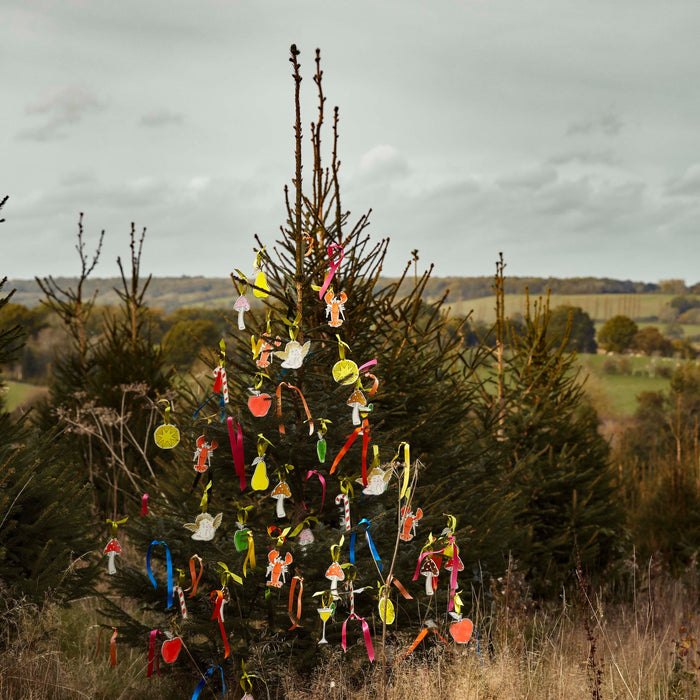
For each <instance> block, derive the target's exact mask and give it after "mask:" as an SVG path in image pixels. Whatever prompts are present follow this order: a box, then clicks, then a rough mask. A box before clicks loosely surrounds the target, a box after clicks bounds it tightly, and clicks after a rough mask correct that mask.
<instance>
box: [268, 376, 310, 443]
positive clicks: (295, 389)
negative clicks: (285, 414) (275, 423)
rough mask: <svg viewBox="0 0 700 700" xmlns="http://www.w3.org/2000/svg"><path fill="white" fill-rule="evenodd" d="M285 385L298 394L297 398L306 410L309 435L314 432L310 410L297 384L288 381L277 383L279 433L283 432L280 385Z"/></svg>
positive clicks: (282, 433)
mask: <svg viewBox="0 0 700 700" xmlns="http://www.w3.org/2000/svg"><path fill="white" fill-rule="evenodd" d="M283 386H286V387H287V388H288V389H294V391H296V392H297V393H298V394H299V398H300V399H301V403H302V404H303V405H304V410H305V411H306V417H307V418H308V419H309V435H313V434H314V421H313V418H312V417H311V412H310V411H309V407H308V406H307V404H306V399H305V398H304V394H302V393H301V389H300V388H299V387H297V386H294V384H289V383H288V382H280V383H279V384H278V385H277V392H276V393H277V418H279V423H280V425H279V431H280V435H284V434H285V430H284V423H283V422H282V387H283Z"/></svg>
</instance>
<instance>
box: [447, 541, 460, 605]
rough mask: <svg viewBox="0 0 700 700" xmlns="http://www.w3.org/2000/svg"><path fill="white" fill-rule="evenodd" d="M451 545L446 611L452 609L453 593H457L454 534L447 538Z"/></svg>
mask: <svg viewBox="0 0 700 700" xmlns="http://www.w3.org/2000/svg"><path fill="white" fill-rule="evenodd" d="M447 539H448V540H449V542H450V544H451V545H452V572H451V575H450V603H449V605H448V606H447V610H448V612H449V611H450V610H453V609H454V606H455V594H456V593H457V569H458V567H457V546H456V545H455V538H454V535H450V536H448V538H447Z"/></svg>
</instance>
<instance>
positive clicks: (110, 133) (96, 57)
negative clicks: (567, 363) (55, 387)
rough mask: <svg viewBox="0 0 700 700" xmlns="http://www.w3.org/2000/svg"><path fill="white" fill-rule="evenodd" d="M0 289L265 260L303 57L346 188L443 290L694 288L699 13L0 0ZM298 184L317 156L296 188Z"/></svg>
mask: <svg viewBox="0 0 700 700" xmlns="http://www.w3.org/2000/svg"><path fill="white" fill-rule="evenodd" d="M0 25H1V26H2V27H3V39H2V42H0V79H1V82H0V86H1V89H2V99H0V124H2V128H1V129H0V196H1V195H3V194H7V195H9V196H10V199H9V201H8V203H7V205H6V206H5V209H4V210H3V216H4V217H5V219H6V222H5V223H4V224H1V225H0V277H2V276H3V275H7V276H9V277H10V278H31V277H33V276H35V275H47V274H53V275H75V274H77V272H78V269H79V266H78V258H77V254H76V252H75V250H74V244H75V234H76V231H77V221H78V215H79V212H81V211H82V212H84V213H85V220H84V222H85V238H86V242H87V245H88V247H89V248H91V247H94V245H95V244H96V242H97V239H98V235H99V232H100V230H101V229H105V231H106V235H105V246H104V251H103V256H102V259H101V262H100V264H99V265H98V267H97V269H96V270H95V276H98V277H108V276H112V275H114V274H116V273H117V268H116V264H115V261H116V257H117V256H118V255H121V256H122V258H128V256H129V249H128V232H129V227H130V222H131V221H134V222H136V225H137V226H138V227H139V228H142V227H144V226H145V227H147V229H148V233H147V237H146V244H145V249H144V256H143V261H142V271H143V272H146V273H153V274H154V275H156V276H164V275H171V276H172V275H207V276H217V277H221V276H228V274H229V272H231V271H232V270H233V269H234V268H240V269H243V270H247V269H250V268H251V267H252V262H253V260H254V258H253V254H252V247H253V238H252V237H253V234H255V233H258V234H260V236H261V237H262V238H263V240H264V241H266V242H270V243H272V242H273V241H274V240H275V238H276V237H277V234H278V231H279V225H280V224H281V223H283V220H284V213H285V212H284V206H283V204H284V202H283V196H282V188H283V186H284V184H285V183H287V182H289V180H290V177H291V175H292V173H293V167H294V162H293V142H292V139H293V133H292V123H293V118H294V114H293V103H292V94H293V82H292V80H291V77H290V66H289V63H288V61H287V59H288V52H289V45H290V44H291V43H292V42H294V43H296V44H297V46H298V47H299V49H300V50H301V52H302V53H301V57H300V60H301V63H302V70H303V75H304V76H305V80H304V81H303V83H302V88H303V95H302V96H303V100H304V104H303V110H304V112H303V115H302V117H303V120H304V123H305V127H306V128H305V135H306V136H308V123H309V122H310V121H311V120H312V119H313V118H314V117H315V108H316V100H315V94H314V92H313V82H312V80H311V77H312V73H313V68H314V66H313V59H314V50H315V48H316V47H320V48H321V51H322V58H323V68H324V84H325V92H326V95H327V97H328V104H329V107H332V106H333V105H336V104H337V105H338V106H339V107H340V114H341V141H340V155H341V160H342V163H343V164H342V178H341V187H342V190H343V192H344V204H345V206H346V207H347V208H349V209H350V210H351V211H352V214H353V218H354V217H356V216H359V215H360V214H361V213H363V212H364V211H365V210H367V209H368V208H370V207H371V208H372V209H373V214H372V218H371V221H372V225H371V227H370V229H369V231H370V232H371V233H372V235H373V236H375V237H377V238H380V237H384V236H389V237H390V238H391V246H390V254H389V258H388V263H387V265H386V266H385V272H387V273H389V274H394V273H397V272H398V271H399V270H400V269H401V268H402V267H403V263H404V261H405V260H407V259H408V258H410V251H411V250H412V249H414V248H418V249H419V251H420V260H421V264H425V265H427V264H428V263H430V262H434V263H435V274H437V275H439V276H447V275H467V276H477V275H491V274H492V273H493V271H494V261H495V260H496V258H497V255H498V252H499V251H503V253H504V255H505V258H506V262H507V265H508V267H507V269H506V272H507V274H510V275H536V276H548V275H551V276H555V277H572V276H588V275H592V276H598V277H602V276H608V277H615V278H620V279H634V280H644V281H650V282H655V281H658V280H660V279H666V278H676V277H680V278H684V279H686V281H687V282H689V283H693V282H696V281H698V280H700V229H699V227H698V224H699V223H700V219H699V214H700V127H699V126H698V125H699V124H700V79H699V72H698V71H699V68H700V48H699V47H700V42H698V30H700V3H699V2H697V0H665V1H663V0H393V1H390V0H351V1H346V0H264V1H262V0H187V1H181V0H167V1H166V0H138V1H136V0H119V2H112V1H107V0H104V1H103V0H60V2H59V1H58V0H56V1H55V2H51V1H49V0H44V1H40V0H17V1H13V0H0ZM305 172H306V173H307V174H308V173H309V172H310V161H307V167H306V171H305Z"/></svg>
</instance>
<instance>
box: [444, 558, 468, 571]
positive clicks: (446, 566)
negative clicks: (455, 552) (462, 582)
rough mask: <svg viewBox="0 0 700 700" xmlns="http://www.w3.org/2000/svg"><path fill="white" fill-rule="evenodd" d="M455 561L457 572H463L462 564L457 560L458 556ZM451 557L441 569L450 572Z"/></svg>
mask: <svg viewBox="0 0 700 700" xmlns="http://www.w3.org/2000/svg"><path fill="white" fill-rule="evenodd" d="M456 559H457V571H464V562H462V560H461V559H460V558H459V556H457V557H456ZM452 561H453V560H452V557H450V558H449V559H448V560H447V561H446V562H445V563H444V565H443V569H447V571H449V572H452Z"/></svg>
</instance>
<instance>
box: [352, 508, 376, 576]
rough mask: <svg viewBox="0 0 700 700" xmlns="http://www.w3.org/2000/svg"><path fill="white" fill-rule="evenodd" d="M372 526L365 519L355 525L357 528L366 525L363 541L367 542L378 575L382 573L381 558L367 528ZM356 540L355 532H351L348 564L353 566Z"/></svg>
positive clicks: (369, 521)
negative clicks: (375, 563)
mask: <svg viewBox="0 0 700 700" xmlns="http://www.w3.org/2000/svg"><path fill="white" fill-rule="evenodd" d="M371 524H372V521H371V520H367V518H362V520H360V522H359V523H357V527H359V526H360V525H367V529H366V530H365V539H366V540H367V544H368V545H369V551H370V552H372V556H373V557H374V561H376V562H377V568H378V569H379V573H381V571H382V560H381V557H380V556H379V553H378V552H377V548H376V547H375V546H374V541H373V540H372V535H370V534H369V527H370V525H371ZM356 539H357V530H353V531H352V534H351V535H350V563H351V564H353V565H354V564H355V540H356Z"/></svg>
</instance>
